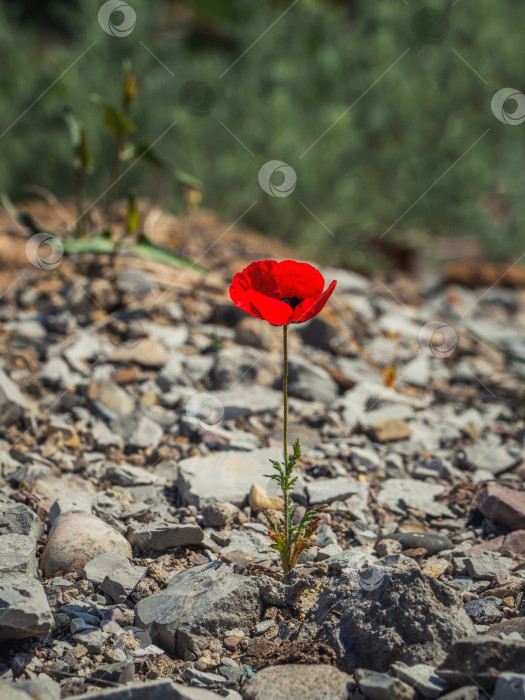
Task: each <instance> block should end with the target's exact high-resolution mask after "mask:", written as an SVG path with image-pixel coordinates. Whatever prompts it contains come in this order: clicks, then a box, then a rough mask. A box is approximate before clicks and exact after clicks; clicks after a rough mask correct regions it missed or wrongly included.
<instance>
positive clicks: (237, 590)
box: [135, 562, 261, 660]
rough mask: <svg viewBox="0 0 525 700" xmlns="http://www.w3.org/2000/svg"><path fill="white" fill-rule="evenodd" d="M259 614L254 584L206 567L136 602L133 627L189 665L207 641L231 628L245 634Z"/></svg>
mask: <svg viewBox="0 0 525 700" xmlns="http://www.w3.org/2000/svg"><path fill="white" fill-rule="evenodd" d="M260 612H261V603H260V599H259V589H258V587H257V585H256V583H255V582H254V581H252V580H251V579H248V578H246V577H244V576H240V575H238V574H235V573H234V571H233V568H232V567H231V566H229V565H228V564H225V563H223V562H212V563H210V564H204V565H202V566H196V567H193V568H190V569H186V570H185V571H181V572H180V573H178V574H176V575H175V576H174V577H173V579H172V580H171V581H170V583H169V585H168V587H167V588H166V589H165V590H163V591H161V592H160V593H157V594H156V595H152V596H149V597H148V598H145V599H143V600H141V601H139V602H138V603H137V605H136V607H135V625H136V626H138V627H140V628H141V629H144V630H146V631H147V632H148V633H149V634H150V636H151V638H152V641H153V642H154V643H155V644H158V645H159V646H161V647H162V648H163V649H165V650H166V651H167V652H168V653H170V654H176V655H177V656H179V657H180V658H183V659H186V660H195V659H197V658H198V657H199V656H201V652H202V649H204V648H206V646H207V644H208V642H209V640H210V639H211V638H213V637H215V638H216V637H219V636H220V635H221V634H224V632H227V631H228V630H230V629H232V628H234V627H241V628H242V629H245V630H249V629H251V627H253V625H255V623H256V622H257V620H258V619H259V616H260Z"/></svg>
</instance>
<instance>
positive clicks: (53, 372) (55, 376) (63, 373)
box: [38, 357, 80, 389]
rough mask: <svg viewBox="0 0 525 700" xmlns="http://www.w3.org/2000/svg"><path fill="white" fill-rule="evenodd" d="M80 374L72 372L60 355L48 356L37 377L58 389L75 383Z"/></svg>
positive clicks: (66, 387)
mask: <svg viewBox="0 0 525 700" xmlns="http://www.w3.org/2000/svg"><path fill="white" fill-rule="evenodd" d="M79 378H80V375H78V374H76V373H74V372H72V371H71V370H70V369H69V365H68V364H67V362H65V361H64V360H63V359H62V358H61V357H52V358H50V359H49V360H48V361H47V362H46V363H45V365H44V366H43V367H42V369H41V370H40V372H39V373H38V379H39V380H40V381H41V382H43V383H44V384H50V385H52V386H55V387H58V388H60V389H68V388H69V387H73V386H75V385H76V384H77V382H78V380H79Z"/></svg>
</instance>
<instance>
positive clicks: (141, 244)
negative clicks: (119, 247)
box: [131, 233, 207, 275]
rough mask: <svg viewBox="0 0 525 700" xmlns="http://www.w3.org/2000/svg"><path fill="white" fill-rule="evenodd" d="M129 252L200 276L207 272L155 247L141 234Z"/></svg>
mask: <svg viewBox="0 0 525 700" xmlns="http://www.w3.org/2000/svg"><path fill="white" fill-rule="evenodd" d="M131 250H132V251H133V252H134V253H136V254H137V255H140V256H142V257H144V258H150V259H151V260H156V261H157V262H161V263H166V264H167V265H176V266H178V267H186V268H190V269H193V270H195V271H196V272H199V273H200V274H201V275H206V274H207V270H205V269H204V268H203V267H199V266H198V265H195V264H194V263H192V262H190V261H189V260H186V258H183V257H182V256H181V255H177V253H174V252H173V251H171V250H168V248H163V247H161V246H158V245H155V243H153V242H152V241H150V239H149V238H148V237H147V236H145V235H144V234H143V233H141V234H140V236H139V237H138V238H137V240H136V242H135V243H134V244H133V246H132V247H131Z"/></svg>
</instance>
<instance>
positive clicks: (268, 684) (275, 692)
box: [242, 664, 353, 700]
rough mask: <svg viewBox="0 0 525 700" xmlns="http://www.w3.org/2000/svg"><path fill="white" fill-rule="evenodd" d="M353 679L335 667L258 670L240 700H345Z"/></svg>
mask: <svg viewBox="0 0 525 700" xmlns="http://www.w3.org/2000/svg"><path fill="white" fill-rule="evenodd" d="M352 688H353V683H352V678H351V676H349V675H347V674H346V673H342V672H341V671H339V670H338V669H337V668H335V667H334V666H326V665H322V664H319V665H308V664H286V665H284V666H269V667H268V668H264V669H262V671H258V672H257V673H256V674H255V675H254V676H253V677H252V678H250V679H249V680H248V681H247V682H246V683H245V684H244V685H243V687H242V696H243V700H269V699H270V698H271V700H305V698H308V700H346V699H347V698H348V697H349V696H350V692H351V689H352Z"/></svg>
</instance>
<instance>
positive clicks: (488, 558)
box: [465, 552, 512, 581]
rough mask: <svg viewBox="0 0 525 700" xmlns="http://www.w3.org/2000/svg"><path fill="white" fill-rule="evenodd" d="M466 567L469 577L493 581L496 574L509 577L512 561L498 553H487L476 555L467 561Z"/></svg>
mask: <svg viewBox="0 0 525 700" xmlns="http://www.w3.org/2000/svg"><path fill="white" fill-rule="evenodd" d="M465 566H466V568H467V572H468V575H469V576H472V578H475V579H482V580H485V581H492V579H493V578H494V576H496V574H501V575H502V576H505V577H506V576H508V575H509V571H510V567H511V566H512V559H511V558H510V557H502V556H500V555H499V553H497V552H486V553H485V554H474V555H473V556H471V557H467V558H466V559H465Z"/></svg>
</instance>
